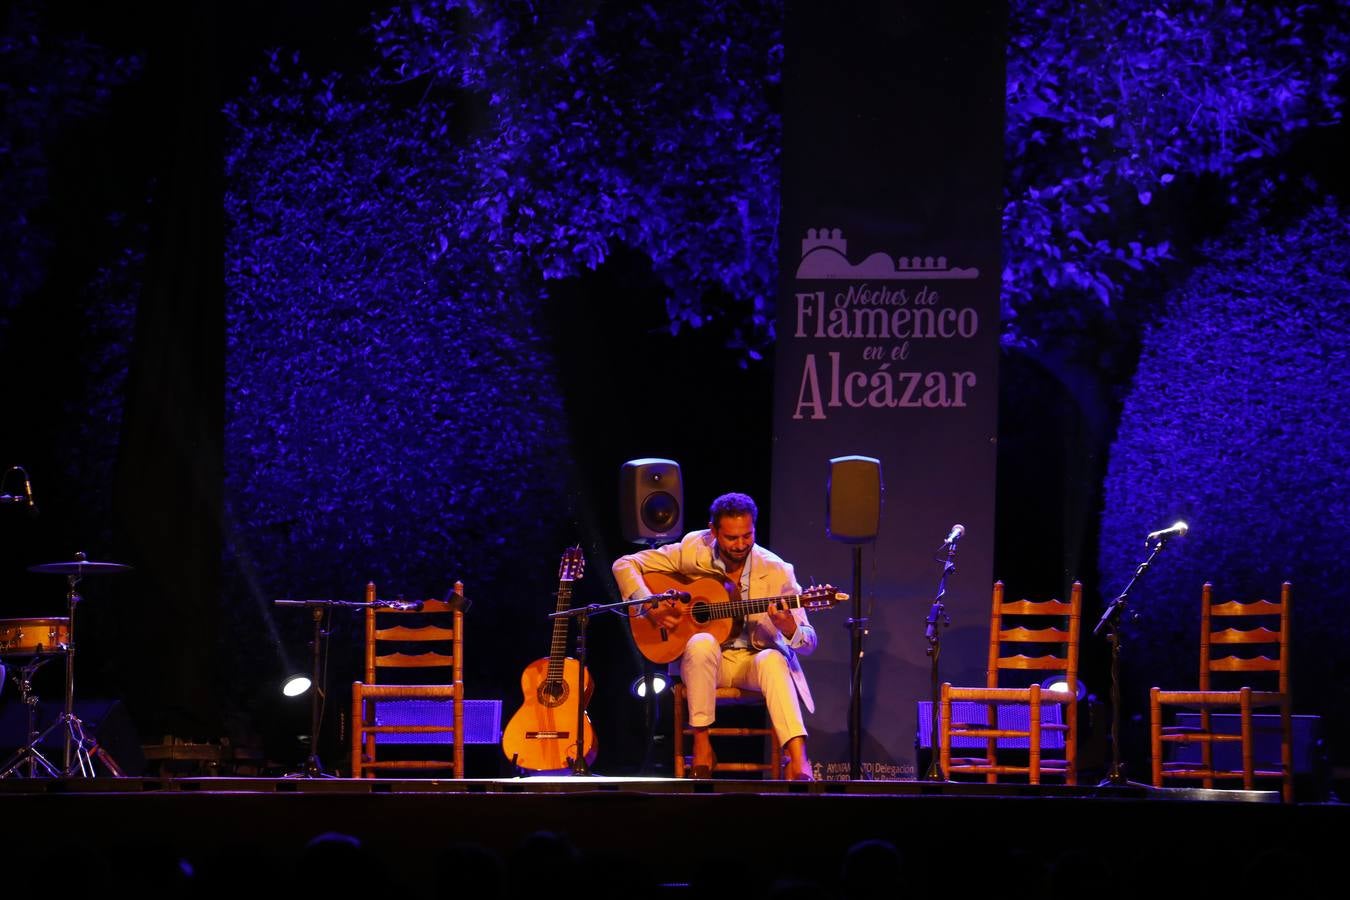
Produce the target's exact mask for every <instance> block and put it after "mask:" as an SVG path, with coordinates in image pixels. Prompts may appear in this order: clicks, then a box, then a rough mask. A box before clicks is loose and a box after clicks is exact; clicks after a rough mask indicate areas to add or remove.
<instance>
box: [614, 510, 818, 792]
mask: <svg viewBox="0 0 1350 900" xmlns="http://www.w3.org/2000/svg"><path fill="white" fill-rule="evenodd" d="M758 515H759V510H758V508H757V507H756V506H755V501H754V500H752V499H751V498H750V497H748V496H747V495H745V494H723V495H722V496H721V497H718V498H717V499H716V500H714V501H713V504H712V509H711V510H710V511H709V523H708V528H707V529H706V530H703V531H693V532H690V533H689V534H687V535H685V536H684V538H683V540H681V541H680V542H679V543H678V544H668V545H666V546H664V547H659V548H657V549H655V550H642V551H640V552H638V553H633V554H630V555H628V556H623V557H620V558H619V559H618V560H616V561H615V563H614V567H613V569H614V577H615V579H616V580H617V581H618V583H619V590H620V591H621V592H622V594H623V596H624V597H625V598H627V599H630V600H632V599H643V598H646V597H650V596H652V592H651V590H650V589H649V588H648V586H647V585H646V584H645V583H644V581H643V576H644V575H646V574H648V573H663V574H670V575H683V576H688V577H696V578H708V577H712V578H716V579H718V580H720V581H722V582H723V583H724V584H725V586H726V588H727V591H728V593H729V594H730V596H731V599H732V600H733V601H736V600H740V599H746V600H750V599H756V598H761V597H765V598H767V597H776V596H778V595H784V594H800V593H801V592H802V589H801V586H800V585H798V584H797V579H796V577H795V575H794V574H793V571H792V566H791V564H789V563H787V562H784V561H783V560H782V559H781V558H780V557H778V556H776V555H775V554H773V553H771V552H769V551H768V550H766V549H764V548H763V547H757V546H756V545H755V519H756V518H757V517H758ZM659 596H660V595H658V597H659ZM685 599H686V600H687V599H688V596H687V595H686V597H685ZM634 614H635V615H637V614H640V615H645V616H649V617H651V618H652V619H653V621H654V623H655V624H656V625H659V626H660V628H661V629H662V633H663V634H664V633H666V632H665V629H670V630H672V631H673V630H675V629H676V626H677V624H678V622H679V620H680V617H681V616H684V615H687V614H688V611H687V609H686V608H685V607H683V606H682V605H681V604H680V603H679V602H678V601H675V600H670V601H661V602H657V603H655V604H652V605H650V606H643V607H635V612H634ZM815 649H816V630H815V629H814V628H812V627H811V625H810V623H809V622H808V621H807V619H806V612H805V610H803V609H801V608H797V609H788V608H787V606H786V604H783V603H775V604H774V605H771V606H770V607H769V608H768V610H767V612H765V613H759V614H752V615H750V616H747V617H746V621H745V624H744V627H743V628H741V629H739V630H735V631H733V633H732V634H731V637H730V639H729V640H728V641H726V642H725V643H723V644H720V645H719V643H718V641H717V639H716V638H715V637H714V636H713V635H712V634H707V633H700V634H694V635H693V636H692V637H690V638H689V641H688V643H687V644H685V646H684V650H683V653H682V654H681V656H680V676H681V678H682V679H683V681H684V685H685V689H686V691H687V692H688V696H689V723H690V725H691V726H692V728H693V731H694V761H693V772H692V774H693V776H694V777H695V778H707V777H709V776H710V775H711V774H712V770H713V767H714V766H715V765H716V758H715V757H714V756H713V751H712V743H711V741H710V740H709V738H708V726H710V725H711V724H712V722H713V717H714V715H715V692H716V690H717V688H718V687H719V686H725V687H737V688H745V689H748V690H753V691H759V692H760V693H762V694H763V695H764V701H765V704H766V705H767V706H768V709H769V718H770V720H771V721H772V723H773V728H774V731H775V732H776V733H777V734H778V735H779V737H780V738H782V739H783V740H784V741H785V743H784V745H783V751H784V752H785V753H786V755H787V757H788V765H787V777H788V778H789V779H793V780H798V781H810V780H812V774H811V761H810V760H809V759H808V758H807V755H806V726H805V723H804V722H803V721H802V711H801V706H800V704H799V702H798V698H799V697H800V699H801V701H802V702H804V703H805V704H806V708H807V709H808V710H810V711H812V712H814V711H815V707H814V705H813V703H812V701H811V693H810V691H809V690H808V689H807V686H806V676H805V675H804V674H803V673H802V669H801V665H800V663H798V661H797V656H798V655H802V656H805V655H807V654H809V653H811V652H812V651H813V650H815Z"/></svg>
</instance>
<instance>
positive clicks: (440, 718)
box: [375, 700, 502, 744]
mask: <svg viewBox="0 0 1350 900" xmlns="http://www.w3.org/2000/svg"><path fill="white" fill-rule="evenodd" d="M451 702H452V701H450V700H382V701H379V702H377V703H376V704H375V724H377V725H453V724H455V713H454V708H453V707H452V705H451ZM453 739H454V736H453V735H451V734H449V733H445V734H377V735H375V743H377V744H449V743H451V742H452V741H453ZM501 739H502V701H500V700H465V701H464V743H466V744H497V743H500V742H501Z"/></svg>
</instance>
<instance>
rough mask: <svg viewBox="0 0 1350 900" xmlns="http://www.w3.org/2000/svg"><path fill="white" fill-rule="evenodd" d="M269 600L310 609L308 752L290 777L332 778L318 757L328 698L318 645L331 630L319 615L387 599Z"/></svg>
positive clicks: (380, 603)
mask: <svg viewBox="0 0 1350 900" xmlns="http://www.w3.org/2000/svg"><path fill="white" fill-rule="evenodd" d="M272 602H273V604H274V605H276V606H307V607H309V608H310V610H311V613H310V616H311V618H312V619H313V621H314V636H313V638H311V640H310V644H309V646H310V651H311V654H310V655H311V662H312V665H311V675H310V685H309V691H310V693H309V756H307V757H306V758H305V765H304V769H303V771H301V772H298V773H293V775H292V776H291V777H297V778H336V777H337V776H336V775H332V774H329V773H328V772H325V771H324V770H323V762H322V761H320V759H319V730H320V728H321V727H322V725H323V709H324V705H325V702H326V701H327V699H328V688H327V674H326V672H325V671H324V667H323V661H322V658H321V656H320V653H319V647H320V639H321V638H326V637H328V636H329V635H330V634H331V632H330V631H324V630H323V617H324V614H325V612H326V611H327V610H329V609H331V608H333V607H335V606H337V607H342V608H345V609H367V608H374V609H385V608H388V607H389V606H390V605H391V604H390V601H388V600H373V601H369V602H367V601H356V600H273V601H272Z"/></svg>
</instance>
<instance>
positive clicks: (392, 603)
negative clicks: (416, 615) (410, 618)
mask: <svg viewBox="0 0 1350 900" xmlns="http://www.w3.org/2000/svg"><path fill="white" fill-rule="evenodd" d="M422 603H423V601H421V600H381V601H380V605H381V606H382V607H384V608H385V609H398V610H402V611H404V612H421V611H422Z"/></svg>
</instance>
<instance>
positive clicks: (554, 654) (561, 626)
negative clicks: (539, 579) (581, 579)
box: [548, 580, 572, 681]
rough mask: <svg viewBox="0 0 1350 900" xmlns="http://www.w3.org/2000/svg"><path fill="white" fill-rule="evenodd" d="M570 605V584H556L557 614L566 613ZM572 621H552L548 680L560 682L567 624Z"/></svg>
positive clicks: (563, 582)
mask: <svg viewBox="0 0 1350 900" xmlns="http://www.w3.org/2000/svg"><path fill="white" fill-rule="evenodd" d="M571 605H572V582H570V581H565V580H564V581H559V582H558V610H557V611H558V612H566V611H567V609H568V608H569V607H570V606H571ZM570 621H572V620H571V619H569V618H568V617H567V616H559V617H558V618H556V619H554V620H553V643H552V644H550V645H549V652H548V680H549V681H561V680H562V677H563V660H564V659H566V658H567V623H568V622H570Z"/></svg>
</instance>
